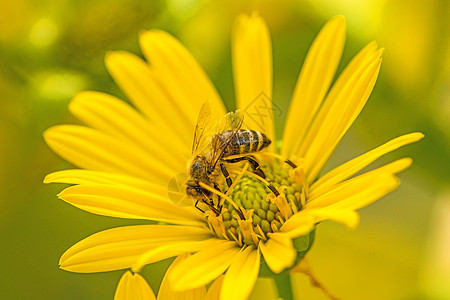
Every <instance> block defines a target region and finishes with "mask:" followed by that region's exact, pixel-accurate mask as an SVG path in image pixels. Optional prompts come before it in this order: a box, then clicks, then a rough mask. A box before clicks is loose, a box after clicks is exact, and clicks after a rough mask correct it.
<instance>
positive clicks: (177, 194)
mask: <svg viewBox="0 0 450 300" xmlns="http://www.w3.org/2000/svg"><path fill="white" fill-rule="evenodd" d="M187 178H188V176H187V174H186V173H180V174H178V175H176V176H175V177H173V178H172V179H171V180H170V181H169V184H168V186H167V197H168V198H169V200H170V201H172V202H173V203H174V204H175V205H178V206H181V207H185V206H192V204H193V202H192V199H191V198H189V197H188V196H187V195H186V181H187Z"/></svg>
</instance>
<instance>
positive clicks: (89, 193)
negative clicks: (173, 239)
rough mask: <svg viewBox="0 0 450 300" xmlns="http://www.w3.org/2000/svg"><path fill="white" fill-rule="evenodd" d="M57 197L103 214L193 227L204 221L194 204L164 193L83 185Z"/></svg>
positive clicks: (114, 186) (66, 190) (68, 189)
mask: <svg viewBox="0 0 450 300" xmlns="http://www.w3.org/2000/svg"><path fill="white" fill-rule="evenodd" d="M58 197H59V198H61V199H62V200H64V201H66V202H68V203H70V204H72V205H74V206H76V207H78V208H80V209H83V210H86V211H88V212H91V213H94V214H99V215H104V216H111V217H118V218H133V219H135V218H136V219H149V220H155V221H160V222H168V223H172V224H185V225H194V226H195V225H196V226H202V225H203V224H204V221H203V220H202V219H201V217H200V216H199V214H198V213H197V211H195V209H193V208H192V207H190V208H182V207H178V206H176V205H174V204H173V203H172V202H170V201H169V200H168V199H167V198H165V197H163V196H161V195H158V194H155V193H151V192H150V191H142V190H137V189H134V188H131V187H126V186H117V185H104V184H82V185H76V186H71V187H68V188H66V189H65V190H63V191H62V192H61V193H60V194H58Z"/></svg>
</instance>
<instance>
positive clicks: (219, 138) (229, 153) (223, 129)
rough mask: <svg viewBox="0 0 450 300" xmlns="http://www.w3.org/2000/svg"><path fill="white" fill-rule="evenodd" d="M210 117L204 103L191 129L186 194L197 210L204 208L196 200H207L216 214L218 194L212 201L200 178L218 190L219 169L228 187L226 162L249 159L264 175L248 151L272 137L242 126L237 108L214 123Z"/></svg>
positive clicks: (254, 151) (254, 168)
mask: <svg viewBox="0 0 450 300" xmlns="http://www.w3.org/2000/svg"><path fill="white" fill-rule="evenodd" d="M211 119H212V109H211V106H210V104H209V103H205V104H204V105H203V106H202V108H201V110H200V113H199V116H198V121H197V125H196V128H195V132H194V141H193V144H192V159H191V160H190V162H189V163H188V167H187V175H188V180H187V181H186V195H187V196H189V197H191V198H193V199H195V200H196V202H195V205H194V206H195V207H196V208H197V209H199V210H200V211H202V212H204V211H203V210H202V209H201V208H199V207H198V206H197V205H198V203H199V202H201V203H204V204H206V205H207V206H208V207H209V208H210V209H211V210H212V211H213V212H214V213H215V214H216V215H219V214H220V212H221V209H222V205H221V203H220V197H219V199H218V200H217V203H215V202H214V200H213V196H214V195H213V193H212V192H210V191H209V190H207V189H205V188H203V187H202V186H200V182H203V183H204V184H206V185H209V186H210V187H212V188H214V189H216V190H217V191H221V190H220V188H219V185H218V184H217V179H218V177H219V175H220V174H219V169H220V172H221V173H222V174H223V176H224V177H225V180H226V183H227V185H228V187H230V186H231V185H232V180H231V178H230V174H229V173H228V171H227V168H226V165H225V164H226V163H237V162H240V161H243V160H247V161H248V162H249V165H250V167H251V168H252V170H253V172H254V173H255V174H257V175H259V176H261V177H262V178H265V177H266V176H265V174H264V172H263V171H262V170H261V168H260V165H259V163H258V162H257V161H256V159H255V158H254V157H253V156H251V154H253V153H256V152H259V151H261V150H263V149H265V148H266V147H267V146H269V145H270V143H271V140H270V139H269V138H268V137H267V136H266V135H265V134H264V133H262V132H259V131H255V130H244V129H241V127H242V124H243V121H244V114H243V113H242V112H241V111H239V110H237V111H235V112H230V113H228V114H226V115H225V116H224V117H223V118H222V119H221V120H219V121H218V122H216V123H215V124H214V125H211V124H212V123H213V122H212V120H211ZM269 188H270V187H269ZM273 189H274V188H273ZM275 191H276V190H275Z"/></svg>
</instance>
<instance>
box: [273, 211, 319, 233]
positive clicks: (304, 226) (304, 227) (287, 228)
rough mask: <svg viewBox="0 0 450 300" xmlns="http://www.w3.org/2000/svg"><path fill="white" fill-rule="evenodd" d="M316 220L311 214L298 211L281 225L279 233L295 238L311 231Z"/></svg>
mask: <svg viewBox="0 0 450 300" xmlns="http://www.w3.org/2000/svg"><path fill="white" fill-rule="evenodd" d="M316 223H317V220H316V218H314V216H313V215H309V214H306V213H304V212H303V211H300V212H298V213H296V214H295V215H293V216H292V217H290V218H289V219H287V220H286V222H284V224H283V226H281V228H280V231H279V234H283V235H285V236H287V237H290V238H296V237H299V236H302V235H305V234H307V233H308V232H311V231H312V230H313V229H314V226H315V225H316Z"/></svg>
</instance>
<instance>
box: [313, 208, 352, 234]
mask: <svg viewBox="0 0 450 300" xmlns="http://www.w3.org/2000/svg"><path fill="white" fill-rule="evenodd" d="M304 213H305V214H308V215H310V216H314V218H315V221H316V223H318V222H322V221H326V220H331V221H335V222H339V223H341V224H344V225H345V226H347V227H348V228H350V229H355V228H356V227H357V226H358V224H359V214H358V213H357V212H356V211H354V210H352V209H339V208H328V207H327V208H320V209H308V210H306V211H304Z"/></svg>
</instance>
